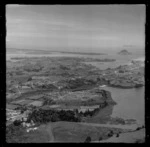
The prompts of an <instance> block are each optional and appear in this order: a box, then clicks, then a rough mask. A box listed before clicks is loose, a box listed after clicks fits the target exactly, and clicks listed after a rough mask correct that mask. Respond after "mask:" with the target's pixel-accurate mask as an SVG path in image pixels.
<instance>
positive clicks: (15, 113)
mask: <svg viewBox="0 0 150 147" xmlns="http://www.w3.org/2000/svg"><path fill="white" fill-rule="evenodd" d="M6 112H7V121H9V122H14V121H15V120H20V121H21V122H22V123H21V124H22V126H23V127H26V128H27V130H26V131H27V132H30V131H34V130H37V127H34V126H35V123H34V122H33V121H32V120H31V122H30V123H28V122H27V117H28V115H27V112H26V113H24V114H21V112H20V111H19V110H11V109H6Z"/></svg>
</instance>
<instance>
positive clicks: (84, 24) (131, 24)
mask: <svg viewBox="0 0 150 147" xmlns="http://www.w3.org/2000/svg"><path fill="white" fill-rule="evenodd" d="M6 30H7V35H6V46H7V47H9V48H18V49H49V50H53V49H55V48H56V49H58V50H65V49H66V50H70V51H72V50H76V51H81V50H84V51H86V50H88V49H96V50H98V51H100V50H101V49H104V48H110V49H112V50H113V49H115V48H122V47H124V46H126V47H135V48H138V49H139V48H140V49H141V48H142V49H143V48H144V46H145V5H7V6H6Z"/></svg>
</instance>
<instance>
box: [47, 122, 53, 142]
mask: <svg viewBox="0 0 150 147" xmlns="http://www.w3.org/2000/svg"><path fill="white" fill-rule="evenodd" d="M46 129H47V130H46V131H47V132H48V134H49V136H50V141H49V142H54V135H53V132H52V127H51V124H49V125H48V126H47V128H46Z"/></svg>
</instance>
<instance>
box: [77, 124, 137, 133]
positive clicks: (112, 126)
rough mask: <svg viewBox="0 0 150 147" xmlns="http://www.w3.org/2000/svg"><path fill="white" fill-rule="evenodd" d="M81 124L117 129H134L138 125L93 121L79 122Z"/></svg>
mask: <svg viewBox="0 0 150 147" xmlns="http://www.w3.org/2000/svg"><path fill="white" fill-rule="evenodd" d="M79 124H81V125H88V126H94V127H107V128H117V129H127V130H131V131H134V130H136V129H137V127H139V126H138V125H137V124H132V125H113V124H95V123H79Z"/></svg>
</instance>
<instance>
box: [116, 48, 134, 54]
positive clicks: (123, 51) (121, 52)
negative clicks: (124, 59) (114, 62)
mask: <svg viewBox="0 0 150 147" xmlns="http://www.w3.org/2000/svg"><path fill="white" fill-rule="evenodd" d="M118 54H119V55H131V54H132V53H131V52H128V51H127V50H126V49H124V50H121V51H120V52H118Z"/></svg>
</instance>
